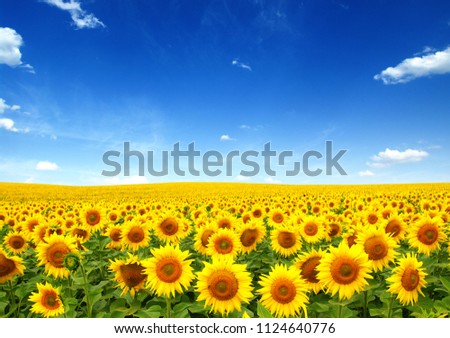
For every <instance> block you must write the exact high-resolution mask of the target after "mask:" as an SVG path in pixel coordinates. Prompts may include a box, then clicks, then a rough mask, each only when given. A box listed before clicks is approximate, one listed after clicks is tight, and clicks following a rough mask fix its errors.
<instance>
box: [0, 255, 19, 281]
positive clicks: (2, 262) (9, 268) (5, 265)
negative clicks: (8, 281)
mask: <svg viewBox="0 0 450 338" xmlns="http://www.w3.org/2000/svg"><path fill="white" fill-rule="evenodd" d="M15 268H16V264H15V263H14V261H13V260H12V259H8V258H6V256H5V255H3V254H0V277H3V276H7V275H8V274H10V273H11V272H13V271H14V269H15Z"/></svg>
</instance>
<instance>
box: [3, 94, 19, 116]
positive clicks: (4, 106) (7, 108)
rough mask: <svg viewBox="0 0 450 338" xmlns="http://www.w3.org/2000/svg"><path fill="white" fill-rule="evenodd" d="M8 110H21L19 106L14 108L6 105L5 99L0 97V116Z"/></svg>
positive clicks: (16, 105)
mask: <svg viewBox="0 0 450 338" xmlns="http://www.w3.org/2000/svg"><path fill="white" fill-rule="evenodd" d="M7 110H11V111H18V110H20V106H19V105H18V104H13V105H12V106H11V105H9V104H7V103H6V100H5V99H2V98H1V97H0V114H3V113H4V112H6V111H7Z"/></svg>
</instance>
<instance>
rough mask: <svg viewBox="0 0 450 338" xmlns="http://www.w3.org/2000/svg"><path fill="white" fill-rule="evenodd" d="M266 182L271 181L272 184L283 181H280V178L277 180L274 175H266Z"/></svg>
mask: <svg viewBox="0 0 450 338" xmlns="http://www.w3.org/2000/svg"><path fill="white" fill-rule="evenodd" d="M264 182H265V183H270V184H280V183H281V181H279V180H277V179H275V178H273V177H266V178H264Z"/></svg>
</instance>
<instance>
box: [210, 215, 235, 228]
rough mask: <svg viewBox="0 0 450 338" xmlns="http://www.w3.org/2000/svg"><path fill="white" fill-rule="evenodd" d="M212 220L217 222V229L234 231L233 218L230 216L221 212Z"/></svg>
mask: <svg viewBox="0 0 450 338" xmlns="http://www.w3.org/2000/svg"><path fill="white" fill-rule="evenodd" d="M214 218H215V221H216V222H217V227H218V228H219V229H234V221H235V218H234V217H233V216H232V215H231V214H229V213H226V212H221V213H219V214H217V215H216V216H215V217H214Z"/></svg>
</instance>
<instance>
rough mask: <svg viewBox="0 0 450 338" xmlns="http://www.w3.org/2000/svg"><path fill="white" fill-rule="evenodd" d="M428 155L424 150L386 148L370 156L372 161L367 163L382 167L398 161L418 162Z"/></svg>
mask: <svg viewBox="0 0 450 338" xmlns="http://www.w3.org/2000/svg"><path fill="white" fill-rule="evenodd" d="M428 155H429V153H427V152H426V151H424V150H416V149H406V150H405V151H399V150H396V149H389V148H386V150H385V151H380V152H379V153H378V154H377V155H374V156H372V158H371V159H372V162H369V163H368V165H369V166H371V167H374V168H384V167H388V166H390V165H393V164H398V163H407V162H419V161H422V160H423V159H424V158H425V157H427V156H428Z"/></svg>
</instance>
